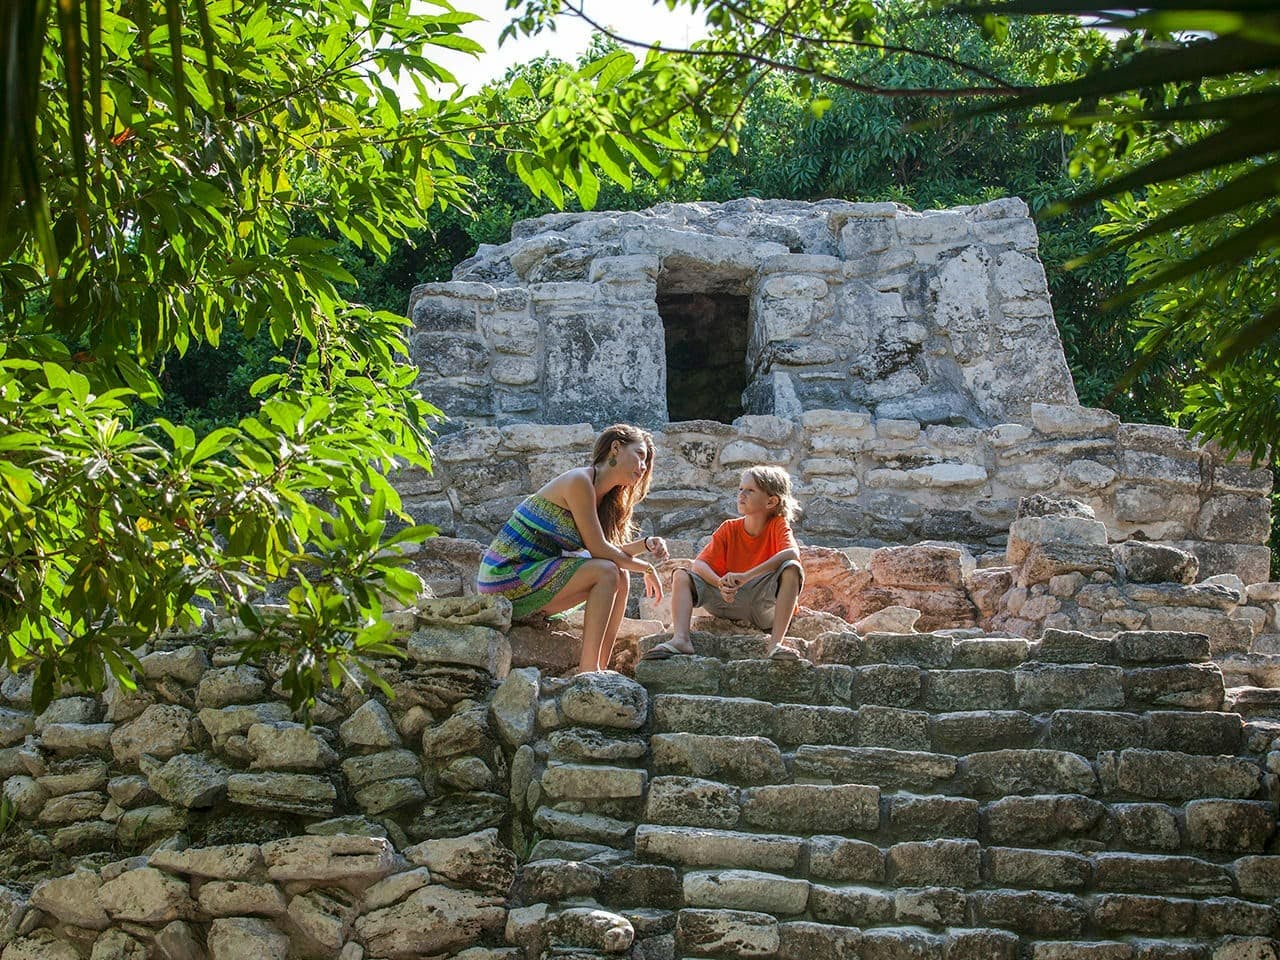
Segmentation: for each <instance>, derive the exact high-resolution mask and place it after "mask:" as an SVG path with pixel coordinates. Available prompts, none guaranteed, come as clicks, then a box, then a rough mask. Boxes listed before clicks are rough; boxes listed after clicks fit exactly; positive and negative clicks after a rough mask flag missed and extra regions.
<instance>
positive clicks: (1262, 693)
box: [1224, 686, 1280, 719]
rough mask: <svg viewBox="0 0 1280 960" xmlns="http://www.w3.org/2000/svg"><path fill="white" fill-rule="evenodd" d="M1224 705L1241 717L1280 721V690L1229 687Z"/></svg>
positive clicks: (1274, 688)
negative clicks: (1267, 718)
mask: <svg viewBox="0 0 1280 960" xmlns="http://www.w3.org/2000/svg"><path fill="white" fill-rule="evenodd" d="M1224 705H1225V706H1227V707H1228V708H1229V709H1231V710H1233V711H1234V712H1236V713H1238V714H1240V715H1241V716H1242V717H1271V718H1276V719H1280V688H1276V687H1251V686H1244V687H1231V688H1229V689H1228V690H1227V695H1226V700H1225V704H1224Z"/></svg>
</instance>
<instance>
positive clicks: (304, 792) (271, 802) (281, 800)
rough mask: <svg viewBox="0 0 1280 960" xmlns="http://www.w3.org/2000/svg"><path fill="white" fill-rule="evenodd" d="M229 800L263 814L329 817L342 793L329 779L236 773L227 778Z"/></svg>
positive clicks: (307, 776) (291, 774) (301, 775)
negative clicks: (273, 811) (267, 811)
mask: <svg viewBox="0 0 1280 960" xmlns="http://www.w3.org/2000/svg"><path fill="white" fill-rule="evenodd" d="M227 799H228V800H230V801H231V802H232V803H238V804H241V805H243V806H246V807H256V808H258V809H262V810H277V811H280V812H282V813H298V814H302V815H304V816H311V817H317V816H319V817H327V816H331V815H332V814H333V811H334V807H335V804H336V803H337V799H338V792H337V790H335V789H334V786H333V783H332V781H330V780H329V779H328V778H327V777H317V776H311V775H308V774H305V773H233V774H232V775H231V776H230V777H228V778H227Z"/></svg>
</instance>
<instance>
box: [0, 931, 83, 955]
mask: <svg viewBox="0 0 1280 960" xmlns="http://www.w3.org/2000/svg"><path fill="white" fill-rule="evenodd" d="M4 960H81V954H80V951H79V950H77V949H76V948H75V947H73V946H72V945H71V944H70V943H68V942H67V941H66V940H62V939H60V938H59V937H56V936H55V935H54V934H53V931H51V930H43V929H42V930H35V931H32V932H31V933H30V934H29V935H28V936H25V937H22V938H20V939H18V940H14V941H12V942H11V943H10V944H9V945H8V946H7V947H5V948H4Z"/></svg>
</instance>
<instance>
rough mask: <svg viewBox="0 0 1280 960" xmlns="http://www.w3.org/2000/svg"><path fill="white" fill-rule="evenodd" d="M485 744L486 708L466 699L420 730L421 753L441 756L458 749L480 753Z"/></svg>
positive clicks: (458, 752) (486, 737)
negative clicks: (438, 719) (441, 721)
mask: <svg viewBox="0 0 1280 960" xmlns="http://www.w3.org/2000/svg"><path fill="white" fill-rule="evenodd" d="M488 744H489V711H488V710H486V709H485V708H484V706H483V705H481V704H477V703H474V702H472V701H469V700H464V701H460V702H459V703H458V705H457V712H455V713H454V714H453V715H452V716H451V717H449V718H448V719H447V720H445V721H444V722H443V723H440V724H437V725H436V726H434V727H428V728H427V729H426V730H424V731H423V732H422V755H423V757H424V758H426V759H430V760H443V759H445V758H446V757H453V756H457V755H458V754H460V753H480V752H482V751H483V750H484V749H485V748H486V746H487V745H488Z"/></svg>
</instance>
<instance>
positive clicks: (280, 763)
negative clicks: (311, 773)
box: [248, 721, 338, 770]
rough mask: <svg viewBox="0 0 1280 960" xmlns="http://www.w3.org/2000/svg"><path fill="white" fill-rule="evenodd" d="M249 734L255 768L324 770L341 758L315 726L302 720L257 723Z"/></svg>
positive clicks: (253, 766)
mask: <svg viewBox="0 0 1280 960" xmlns="http://www.w3.org/2000/svg"><path fill="white" fill-rule="evenodd" d="M248 735H249V750H250V751H251V752H252V753H253V765H252V769H254V770H323V769H325V768H326V767H328V766H330V765H332V764H334V763H336V762H337V759H338V755H337V754H336V753H334V751H333V748H332V747H330V746H329V745H328V744H327V743H325V741H324V740H323V739H322V738H321V737H320V736H319V734H318V733H317V732H316V730H315V728H314V727H305V726H303V725H302V724H300V723H290V722H287V721H276V722H274V723H255V724H254V725H253V726H251V727H250V728H249V734H248Z"/></svg>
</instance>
